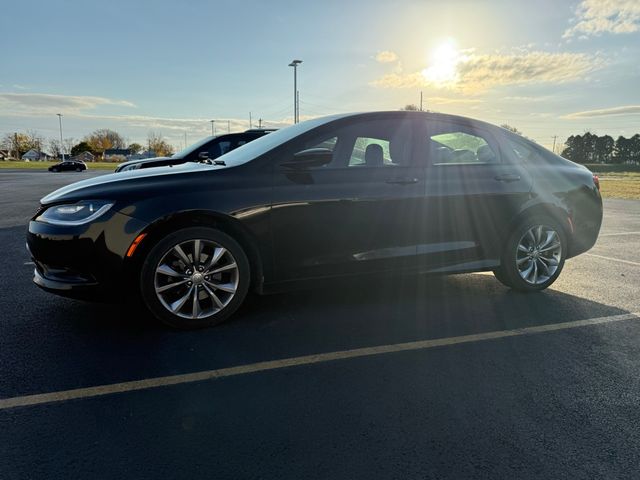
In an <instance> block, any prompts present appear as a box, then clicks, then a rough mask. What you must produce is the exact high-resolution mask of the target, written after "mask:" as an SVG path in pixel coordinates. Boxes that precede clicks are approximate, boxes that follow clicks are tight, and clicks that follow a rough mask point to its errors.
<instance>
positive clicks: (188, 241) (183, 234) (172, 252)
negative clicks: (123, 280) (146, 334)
mask: <svg viewBox="0 0 640 480" xmlns="http://www.w3.org/2000/svg"><path fill="white" fill-rule="evenodd" d="M249 283H250V268H249V261H248V259H247V256H246V254H245V253H244V251H243V250H242V247H241V246H240V245H239V244H238V243H237V242H236V241H235V240H234V239H233V238H231V237H230V236H229V235H227V234H226V233H223V232H221V231H219V230H215V229H211V228H202V227H194V228H185V229H183V230H178V231H176V232H174V233H172V234H170V235H168V236H167V237H165V238H164V239H163V240H161V241H160V242H159V243H158V244H157V245H155V246H154V247H153V248H152V249H151V251H150V252H149V254H148V255H147V257H146V259H145V261H144V263H143V266H142V270H141V274H140V290H141V293H142V298H143V301H144V303H145V304H146V306H147V308H148V309H149V310H150V311H151V312H152V313H153V314H154V315H155V316H156V317H157V318H158V319H159V320H160V321H162V322H163V323H165V324H166V325H169V326H171V327H174V328H181V329H194V328H203V327H210V326H213V325H217V324H219V323H221V322H223V321H224V320H226V319H227V318H229V316H231V314H233V313H234V312H235V311H236V310H237V309H238V307H239V306H240V305H241V304H242V301H243V300H244V298H245V297H246V295H247V291H248V290H249Z"/></svg>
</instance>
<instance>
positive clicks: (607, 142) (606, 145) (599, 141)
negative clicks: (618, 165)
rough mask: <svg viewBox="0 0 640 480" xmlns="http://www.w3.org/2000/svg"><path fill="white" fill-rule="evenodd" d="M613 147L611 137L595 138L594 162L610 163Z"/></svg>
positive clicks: (613, 143) (613, 142)
mask: <svg viewBox="0 0 640 480" xmlns="http://www.w3.org/2000/svg"><path fill="white" fill-rule="evenodd" d="M614 146H615V141H614V140H613V138H612V137H611V136H609V135H603V136H602V137H597V138H596V141H595V145H594V148H595V156H596V161H597V162H599V163H609V162H611V159H612V157H613V147H614Z"/></svg>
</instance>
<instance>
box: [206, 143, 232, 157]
mask: <svg viewBox="0 0 640 480" xmlns="http://www.w3.org/2000/svg"><path fill="white" fill-rule="evenodd" d="M229 150H231V141H230V140H221V141H219V142H213V143H212V144H211V145H209V158H210V159H214V158H218V157H219V156H221V155H224V154H225V153H227V152H228V151H229Z"/></svg>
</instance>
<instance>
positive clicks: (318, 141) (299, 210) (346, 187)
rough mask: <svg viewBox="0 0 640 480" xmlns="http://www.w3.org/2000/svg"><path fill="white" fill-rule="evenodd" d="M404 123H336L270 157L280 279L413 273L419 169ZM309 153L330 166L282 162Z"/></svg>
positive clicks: (403, 119)
mask: <svg viewBox="0 0 640 480" xmlns="http://www.w3.org/2000/svg"><path fill="white" fill-rule="evenodd" d="M413 137H414V135H413V126H412V122H411V121H409V120H407V119H406V117H393V118H386V119H381V120H362V121H358V120H355V121H354V120H353V119H348V121H346V122H345V121H344V120H343V121H338V122H333V123H332V124H329V125H328V126H325V128H324V129H323V131H322V132H318V134H317V135H315V136H312V137H311V138H307V139H305V140H304V141H301V142H298V143H294V145H293V146H292V147H291V148H289V150H288V151H287V152H286V153H285V154H283V155H281V156H279V157H278V158H275V159H274V168H275V175H274V192H273V208H272V231H273V236H274V237H273V242H274V260H275V265H276V269H277V276H278V279H279V280H293V279H297V278H309V277H321V276H326V275H335V274H352V273H364V272H372V271H380V270H386V269H392V268H393V269H398V268H400V269H402V268H408V267H411V265H412V262H413V259H414V258H415V254H416V242H417V233H418V228H417V223H416V222H417V217H416V215H417V214H418V212H419V211H420V209H419V208H418V204H419V203H420V202H422V201H423V198H424V190H425V183H424V182H425V177H424V172H425V170H424V168H423V167H422V166H418V165H416V164H415V163H414V156H413V152H414V149H413V148H412V141H413ZM310 148H325V149H330V150H331V151H332V157H331V161H330V163H328V164H327V165H324V166H318V167H313V168H305V169H296V168H291V167H290V166H289V167H284V166H282V165H281V164H282V163H284V162H287V161H290V160H292V159H294V158H295V157H294V155H295V154H296V153H297V152H300V151H304V150H306V149H310Z"/></svg>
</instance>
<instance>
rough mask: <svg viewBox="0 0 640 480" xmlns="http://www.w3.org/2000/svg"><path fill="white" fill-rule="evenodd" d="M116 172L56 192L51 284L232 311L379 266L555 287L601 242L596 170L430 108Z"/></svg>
mask: <svg viewBox="0 0 640 480" xmlns="http://www.w3.org/2000/svg"><path fill="white" fill-rule="evenodd" d="M217 163H218V164H215V165H206V164H199V163H189V164H184V165H179V166H176V167H174V168H172V169H166V170H165V169H149V170H144V171H143V170H139V171H132V172H124V173H120V174H112V175H106V176H102V177H98V178H94V179H91V180H85V181H82V182H78V183H75V184H72V185H69V186H67V187H64V188H61V189H60V190H57V191H56V192H53V193H52V194H50V195H48V196H46V197H45V198H43V199H42V201H41V206H40V210H39V211H38V212H37V214H36V215H35V216H34V217H33V219H32V220H31V222H30V223H29V231H28V234H27V245H28V248H29V250H30V252H31V255H32V257H33V259H34V262H35V264H36V269H35V272H34V275H35V277H34V281H35V283H36V284H37V285H38V286H40V287H41V288H43V289H45V290H47V291H50V292H54V293H58V294H61V295H66V296H72V297H77V298H102V299H105V298H106V299H115V298H121V297H122V294H123V292H131V291H135V292H138V293H139V294H140V295H141V297H142V299H143V301H144V303H145V304H146V306H147V307H148V308H149V310H150V311H151V312H153V314H155V316H156V317H157V318H159V319H160V320H161V321H163V322H165V323H166V324H168V325H171V326H174V327H180V328H195V327H202V326H208V325H214V324H217V323H219V322H221V321H223V320H225V319H226V318H228V317H229V316H230V315H231V314H232V313H233V312H234V311H235V310H236V309H237V308H238V307H239V305H240V304H241V303H242V302H243V300H244V298H245V296H246V294H247V292H248V291H249V289H253V290H255V291H257V292H269V291H273V290H276V289H281V288H288V287H291V286H298V285H299V284H302V283H303V282H307V281H311V280H316V279H322V278H328V277H336V276H351V275H368V274H372V273H377V272H390V271H396V272H402V273H416V272H426V273H438V274H446V273H459V272H472V271H493V272H494V273H495V276H496V277H497V279H498V280H500V281H501V282H502V283H504V284H505V285H507V286H509V287H511V288H513V289H515V290H519V291H523V292H534V291H538V290H542V289H544V288H546V287H548V286H549V285H551V284H552V283H553V282H554V281H555V280H556V278H558V275H559V274H560V272H561V271H562V267H563V265H564V262H565V260H566V259H568V258H570V257H573V256H575V255H578V254H580V253H582V252H584V251H586V250H588V249H589V248H591V247H592V246H593V244H594V243H595V241H596V239H597V236H598V232H599V230H600V224H601V220H602V200H601V197H600V192H599V184H598V180H597V177H595V176H593V175H592V174H591V172H590V171H589V170H587V169H586V168H585V167H583V166H580V165H577V164H575V163H572V162H570V161H568V160H565V159H563V158H561V157H559V156H557V155H554V154H553V153H551V152H550V151H548V150H546V149H544V148H542V147H541V146H539V145H537V144H535V143H533V142H531V141H529V140H526V139H524V138H522V137H520V136H518V135H515V134H513V133H511V132H508V131H506V130H503V129H501V128H498V127H495V126H492V125H489V124H487V123H484V122H481V121H477V120H471V119H468V118H463V117H457V116H450V115H443V114H434V113H422V112H379V113H365V114H349V115H336V116H331V117H325V118H319V119H314V120H309V121H307V122H303V123H299V124H297V125H294V126H291V127H288V128H285V129H283V130H279V131H277V132H275V133H271V134H269V135H266V136H264V137H262V138H260V139H258V140H256V141H254V142H252V143H249V144H247V145H244V146H242V147H241V148H238V149H237V150H234V151H232V152H230V153H228V154H226V155H224V156H222V157H220V158H219V159H218V162H217Z"/></svg>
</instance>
